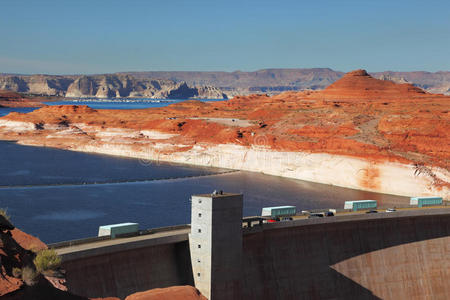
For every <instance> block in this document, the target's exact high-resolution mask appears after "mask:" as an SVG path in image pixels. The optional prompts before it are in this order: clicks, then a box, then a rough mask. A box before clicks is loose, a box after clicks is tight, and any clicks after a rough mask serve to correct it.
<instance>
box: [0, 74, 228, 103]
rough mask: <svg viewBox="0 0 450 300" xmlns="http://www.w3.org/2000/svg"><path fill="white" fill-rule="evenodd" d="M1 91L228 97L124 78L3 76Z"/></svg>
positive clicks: (203, 89)
mask: <svg viewBox="0 0 450 300" xmlns="http://www.w3.org/2000/svg"><path fill="white" fill-rule="evenodd" d="M0 89H4V90H9V91H14V92H21V93H28V94H33V95H46V96H65V97H76V98H78V97H91V98H93V97H96V98H127V97H131V98H139V97H144V98H158V99H166V98H169V99H188V98H211V99H227V95H226V94H225V93H223V92H222V91H221V90H220V89H218V88H215V87H211V86H188V85H187V84H186V83H185V82H174V81H172V80H164V79H136V78H134V77H133V76H130V75H123V74H106V75H90V76H86V75H83V76H50V75H31V76H0Z"/></svg>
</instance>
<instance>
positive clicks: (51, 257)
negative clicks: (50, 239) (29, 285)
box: [34, 249, 61, 273]
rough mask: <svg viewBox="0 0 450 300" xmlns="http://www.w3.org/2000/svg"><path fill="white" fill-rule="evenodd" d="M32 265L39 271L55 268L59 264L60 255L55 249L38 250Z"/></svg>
mask: <svg viewBox="0 0 450 300" xmlns="http://www.w3.org/2000/svg"><path fill="white" fill-rule="evenodd" d="M34 265H35V266H36V269H37V270H38V272H40V273H42V272H45V271H50V270H55V269H57V268H58V267H59V266H60V265H61V257H59V256H58V254H57V253H56V251H55V250H53V249H45V250H42V251H39V252H38V254H37V255H36V257H35V258H34Z"/></svg>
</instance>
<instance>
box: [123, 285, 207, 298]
mask: <svg viewBox="0 0 450 300" xmlns="http://www.w3.org/2000/svg"><path fill="white" fill-rule="evenodd" d="M125 300H206V298H205V297H204V296H203V295H202V294H201V293H200V292H199V291H198V290H197V289H196V288H194V287H192V286H189V285H186V286H172V287H168V288H163V289H153V290H149V291H145V292H139V293H135V294H132V295H130V296H128V297H126V298H125Z"/></svg>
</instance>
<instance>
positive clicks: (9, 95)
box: [0, 90, 43, 107]
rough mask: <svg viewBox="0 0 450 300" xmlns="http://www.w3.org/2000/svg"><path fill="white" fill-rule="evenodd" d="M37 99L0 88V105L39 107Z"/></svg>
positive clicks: (40, 104)
mask: <svg viewBox="0 0 450 300" xmlns="http://www.w3.org/2000/svg"><path fill="white" fill-rule="evenodd" d="M40 106H43V104H42V103H40V102H39V99H33V98H27V97H24V96H23V95H21V94H19V93H15V92H11V91H4V90H0V107H40Z"/></svg>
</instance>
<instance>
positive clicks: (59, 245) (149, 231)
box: [48, 224, 191, 249]
mask: <svg viewBox="0 0 450 300" xmlns="http://www.w3.org/2000/svg"><path fill="white" fill-rule="evenodd" d="M188 228H191V225H190V224H183V225H173V226H166V227H159V228H150V229H143V230H139V231H137V232H132V233H124V234H118V235H116V237H115V238H114V239H121V238H122V239H123V238H129V237H134V236H141V235H150V234H154V233H158V232H165V231H172V230H179V229H188ZM106 240H111V236H109V235H106V236H94V237H88V238H82V239H76V240H70V241H63V242H57V243H52V244H48V247H49V248H51V249H59V248H66V247H72V246H76V245H82V244H89V243H95V242H100V241H106Z"/></svg>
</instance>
